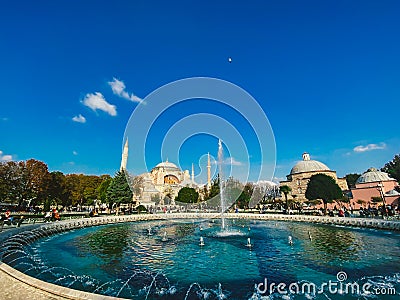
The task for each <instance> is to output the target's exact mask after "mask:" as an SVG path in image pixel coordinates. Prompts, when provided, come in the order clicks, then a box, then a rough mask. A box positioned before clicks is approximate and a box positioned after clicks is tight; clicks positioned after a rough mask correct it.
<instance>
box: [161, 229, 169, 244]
mask: <svg viewBox="0 0 400 300" xmlns="http://www.w3.org/2000/svg"><path fill="white" fill-rule="evenodd" d="M167 240H168V238H167V232H166V231H164V236H163V237H162V239H161V241H162V242H166V241H167Z"/></svg>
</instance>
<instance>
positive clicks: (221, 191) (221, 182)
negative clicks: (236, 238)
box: [218, 140, 226, 231]
mask: <svg viewBox="0 0 400 300" xmlns="http://www.w3.org/2000/svg"><path fill="white" fill-rule="evenodd" d="M223 164H224V152H223V148H222V141H221V140H218V169H219V197H220V203H221V230H222V231H224V230H225V216H224V213H225V209H226V208H225V198H224V176H223Z"/></svg>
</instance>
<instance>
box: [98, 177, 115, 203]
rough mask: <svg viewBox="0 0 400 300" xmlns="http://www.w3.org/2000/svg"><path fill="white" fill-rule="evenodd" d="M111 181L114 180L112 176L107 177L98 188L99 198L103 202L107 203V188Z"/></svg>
mask: <svg viewBox="0 0 400 300" xmlns="http://www.w3.org/2000/svg"><path fill="white" fill-rule="evenodd" d="M111 181H112V178H111V177H109V178H106V179H104V180H103V181H102V182H101V184H100V185H99V187H98V188H97V198H98V199H99V200H100V201H101V202H102V203H106V202H107V190H108V187H109V186H110V184H111Z"/></svg>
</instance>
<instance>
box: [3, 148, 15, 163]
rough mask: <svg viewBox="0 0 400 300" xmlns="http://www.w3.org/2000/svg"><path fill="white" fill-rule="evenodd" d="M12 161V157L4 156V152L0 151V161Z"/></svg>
mask: <svg viewBox="0 0 400 300" xmlns="http://www.w3.org/2000/svg"><path fill="white" fill-rule="evenodd" d="M12 159H13V157H12V155H9V154H6V155H3V151H1V150H0V161H10V160H12Z"/></svg>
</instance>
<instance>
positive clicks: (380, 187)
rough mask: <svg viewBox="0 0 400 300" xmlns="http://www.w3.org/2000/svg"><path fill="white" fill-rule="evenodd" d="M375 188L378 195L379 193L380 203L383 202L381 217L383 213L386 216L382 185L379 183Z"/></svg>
mask: <svg viewBox="0 0 400 300" xmlns="http://www.w3.org/2000/svg"><path fill="white" fill-rule="evenodd" d="M376 188H377V190H378V191H379V193H380V195H381V198H382V202H383V207H382V209H383V211H382V215H383V213H385V215H386V201H385V194H384V193H383V184H382V183H379V184H378V185H377V186H376Z"/></svg>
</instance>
